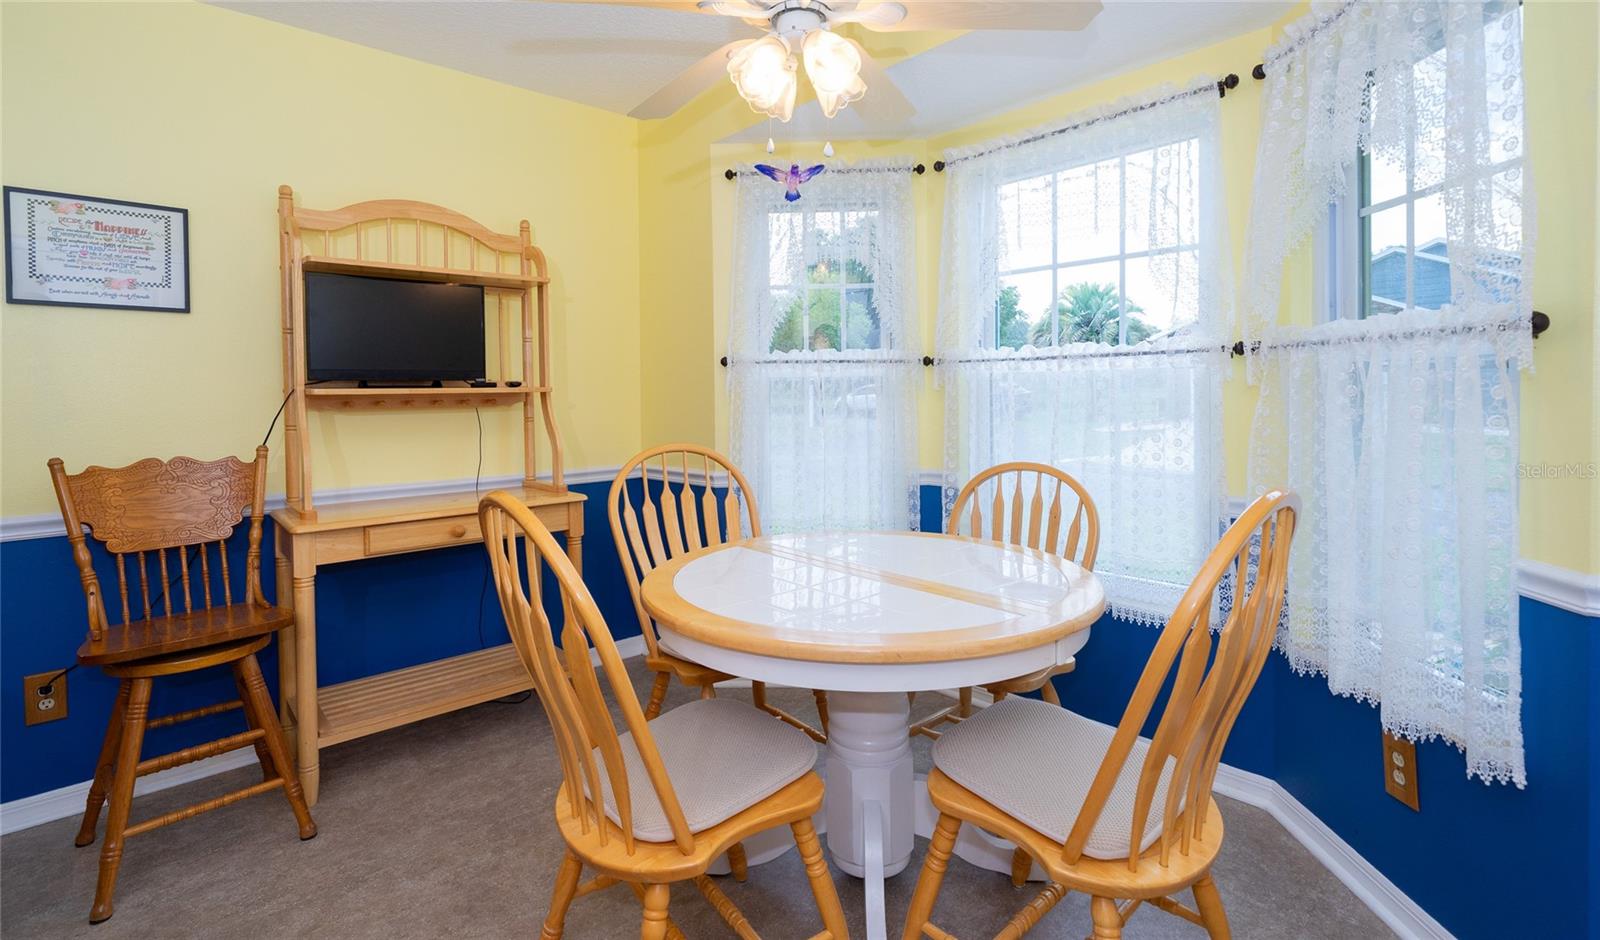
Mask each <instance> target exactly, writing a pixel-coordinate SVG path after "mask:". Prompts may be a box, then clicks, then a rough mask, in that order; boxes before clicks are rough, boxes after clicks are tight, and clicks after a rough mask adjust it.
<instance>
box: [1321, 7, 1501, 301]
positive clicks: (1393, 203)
mask: <svg viewBox="0 0 1600 940" xmlns="http://www.w3.org/2000/svg"><path fill="white" fill-rule="evenodd" d="M1487 16H1488V17H1490V19H1489V22H1488V23H1486V25H1485V30H1484V32H1485V36H1484V41H1485V44H1486V46H1487V47H1488V48H1489V49H1497V48H1502V47H1504V46H1505V45H1506V43H1507V42H1508V41H1516V42H1517V43H1519V44H1520V36H1521V29H1522V16H1521V10H1520V8H1513V9H1512V10H1511V11H1510V12H1504V11H1503V10H1501V9H1500V8H1498V7H1491V8H1490V9H1489V11H1488V13H1487ZM1476 65H1478V66H1479V67H1484V66H1486V67H1487V70H1488V74H1487V76H1486V78H1487V82H1486V87H1489V88H1497V87H1501V86H1504V85H1506V84H1507V82H1511V83H1515V82H1517V81H1518V80H1519V79H1520V71H1521V63H1520V60H1511V59H1506V58H1504V57H1501V56H1493V55H1486V56H1485V57H1484V59H1483V61H1482V62H1481V63H1477V64H1476ZM1446 69H1447V65H1446V56H1445V49H1444V39H1443V37H1442V36H1439V37H1437V39H1436V43H1435V46H1434V49H1433V51H1432V52H1431V53H1430V54H1429V55H1428V56H1426V57H1425V58H1423V59H1421V60H1419V61H1418V62H1416V64H1415V65H1413V66H1412V69H1411V75H1410V76H1409V78H1410V81H1409V87H1407V86H1406V85H1404V84H1402V83H1399V82H1391V83H1388V84H1386V85H1372V86H1371V87H1369V89H1368V95H1369V99H1370V102H1371V104H1370V113H1371V119H1370V121H1369V125H1371V126H1370V127H1369V132H1370V134H1371V136H1372V137H1373V138H1375V139H1377V140H1380V141H1382V143H1375V144H1374V145H1373V146H1371V147H1370V148H1368V149H1364V150H1362V151H1361V152H1360V156H1359V158H1358V159H1357V161H1356V164H1355V167H1354V169H1353V170H1352V171H1351V173H1350V177H1349V179H1348V180H1347V181H1346V182H1347V185H1346V191H1347V192H1348V193H1349V194H1350V195H1349V196H1348V197H1346V198H1345V199H1344V200H1343V201H1342V202H1341V203H1338V204H1335V205H1334V206H1333V207H1331V211H1330V216H1329V223H1328V226H1327V229H1326V231H1325V232H1324V233H1323V246H1322V248H1321V250H1320V251H1319V252H1318V257H1317V260H1318V272H1317V279H1318V281H1319V285H1318V292H1319V293H1320V294H1321V296H1322V298H1323V301H1322V303H1323V309H1324V311H1325V312H1326V314H1327V317H1328V318H1329V319H1338V318H1341V317H1343V318H1366V317H1369V316H1376V315H1378V314H1384V313H1398V312H1400V311H1402V310H1407V309H1411V308H1419V309H1426V310H1437V309H1439V308H1441V307H1443V306H1445V305H1447V304H1449V303H1451V301H1452V296H1451V294H1452V286H1451V262H1450V254H1451V253H1450V241H1449V236H1448V233H1447V231H1446V219H1445V202H1446V191H1447V190H1448V189H1449V188H1451V187H1452V186H1460V185H1461V184H1462V183H1463V182H1464V181H1463V180H1462V179H1461V178H1451V177H1450V175H1449V173H1448V172H1447V170H1446V167H1447V159H1446V153H1445V146H1446V131H1445V127H1444V112H1445V85H1446V81H1447V75H1446ZM1488 118H1489V121H1488V125H1489V126H1488V128H1487V137H1486V142H1485V146H1486V147H1487V149H1488V151H1489V152H1488V153H1487V154H1486V155H1484V156H1485V157H1486V159H1483V160H1482V161H1481V162H1480V161H1479V160H1478V159H1476V157H1475V158H1474V159H1471V160H1459V159H1458V161H1457V162H1463V163H1469V164H1470V165H1471V166H1472V169H1471V170H1470V171H1469V172H1470V173H1471V174H1473V175H1474V176H1477V175H1478V174H1482V173H1485V172H1487V174H1488V176H1489V180H1488V183H1489V185H1488V192H1489V193H1490V198H1489V203H1490V210H1489V211H1491V212H1492V213H1494V215H1495V221H1496V224H1497V226H1498V227H1499V229H1500V231H1501V233H1502V234H1501V239H1502V244H1501V245H1500V248H1501V254H1500V256H1499V257H1495V256H1494V254H1493V253H1490V254H1489V255H1488V256H1487V257H1482V256H1480V257H1479V259H1478V261H1477V263H1478V264H1479V265H1480V270H1481V272H1482V273H1481V275H1480V276H1479V277H1478V280H1480V281H1481V282H1483V283H1485V284H1488V283H1489V282H1491V281H1492V282H1495V283H1496V284H1497V285H1499V286H1496V287H1494V288H1492V290H1493V291H1495V292H1500V293H1506V292H1514V291H1515V287H1513V286H1510V285H1507V284H1505V283H1504V282H1505V281H1506V280H1507V279H1511V280H1513V281H1514V279H1515V278H1516V277H1517V273H1518V271H1519V270H1520V267H1521V245H1522V229H1521V214H1522V208H1521V191H1522V181H1521V174H1522V165H1523V149H1522V144H1523V141H1522V136H1521V131H1520V128H1521V116H1520V114H1519V113H1517V112H1515V111H1506V110H1495V109H1492V108H1491V109H1488ZM1379 124H1383V125H1384V126H1383V127H1379V126H1377V125H1379ZM1467 182H1469V183H1470V182H1471V181H1467Z"/></svg>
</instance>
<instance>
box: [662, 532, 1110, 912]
mask: <svg viewBox="0 0 1600 940" xmlns="http://www.w3.org/2000/svg"><path fill="white" fill-rule="evenodd" d="M640 593H641V600H642V602H643V604H644V607H645V609H646V610H647V611H648V612H649V614H650V616H651V617H653V618H654V619H655V622H656V625H657V628H658V631H659V637H660V642H661V644H662V646H664V647H665V648H666V649H667V650H668V651H670V652H672V653H674V654H675V655H678V656H681V657H683V658H685V659H689V660H692V661H694V662H697V663H700V664H702V665H705V666H709V667H711V668H713V669H717V670H720V671H722V672H726V673H729V674H730V675H736V676H741V677H745V678H748V679H752V680H758V681H762V682H766V683H769V684H772V685H785V686H792V687H796V688H806V689H822V690H825V691H827V693H828V713H829V718H828V743H827V746H826V747H827V750H826V760H825V763H824V767H823V776H824V779H825V780H826V782H827V795H826V797H825V798H824V805H823V819H822V826H820V827H819V828H822V829H824V831H825V832H826V834H827V841H828V849H829V851H830V853H831V854H832V856H833V861H834V863H835V864H836V865H838V866H839V867H840V868H841V869H843V870H844V871H845V872H847V873H849V874H851V875H854V876H856V877H860V878H863V879H865V881H866V884H865V889H866V890H865V895H866V902H867V911H866V914H867V933H868V937H869V940H872V938H878V937H884V936H886V925H885V923H884V909H883V880H884V879H885V878H886V877H888V876H890V875H893V874H896V873H897V872H900V871H902V870H904V869H905V867H906V866H907V865H908V864H909V863H910V861H911V853H912V849H913V847H914V844H915V839H914V837H915V836H916V835H922V836H928V835H930V834H931V832H932V826H933V822H934V815H933V812H932V805H931V804H930V803H928V799H927V793H926V786H925V784H923V783H922V782H921V781H920V780H918V778H917V777H916V776H915V775H914V773H913V769H912V759H911V741H910V734H911V723H910V700H909V696H907V694H906V693H908V692H922V691H928V690H945V689H957V688H961V687H964V686H981V685H983V684H985V683H989V682H997V681H1000V680H1004V679H1010V678H1014V677H1016V676H1022V675H1027V674H1029V673H1033V672H1037V671H1039V670H1041V669H1045V668H1049V667H1052V666H1057V665H1063V664H1066V663H1070V662H1072V660H1073V656H1074V654H1075V653H1077V651H1078V650H1079V649H1081V648H1082V647H1083V645H1084V644H1085V643H1086V642H1087V641H1088V639H1089V628H1090V625H1091V624H1093V623H1094V622H1095V620H1097V619H1098V618H1099V617H1100V614H1101V613H1102V612H1103V611H1104V610H1105V606H1106V600H1105V591H1104V590H1103V588H1102V586H1101V584H1100V581H1099V580H1098V579H1097V578H1096V577H1095V576H1094V573H1093V572H1091V571H1087V570H1085V569H1084V568H1082V567H1081V566H1079V565H1077V564H1075V563H1074V562H1071V561H1068V560H1066V559H1063V558H1060V557H1059V556H1056V555H1053V554H1050V553H1047V552H1042V551H1039V550H1036V549H1031V548H1025V547H1022V546H1018V545H1009V544H1003V543H1000V542H991V541H985V540H982V539H975V538H967V537H963V536H953V535H939V534H933V533H923V532H823V533H811V534H804V535H780V536H763V537H757V538H751V539H743V540H737V541H732V542H727V543H724V544H721V545H717V546H713V547H709V548H703V549H700V550H698V551H695V552H690V553H687V554H684V555H680V556H678V557H676V558H674V559H672V560H671V561H669V562H667V563H666V564H663V565H661V566H660V567H658V568H656V569H655V570H654V571H652V572H650V574H649V575H648V576H647V577H646V578H645V579H644V583H643V585H642V587H641V592H640ZM924 804H926V805H924ZM969 831H970V833H971V834H970V835H968V832H969ZM761 848H762V847H760V846H750V845H747V851H748V852H749V855H750V862H751V863H752V864H756V863H759V862H760V861H761V860H763V855H765V857H767V858H770V857H771V856H772V855H775V854H778V853H779V852H781V851H782V843H781V842H778V841H777V840H776V839H774V841H773V846H772V847H771V848H770V849H769V850H768V851H767V852H765V853H763V852H762V851H761ZM956 852H957V854H959V855H961V856H962V857H963V858H965V859H966V860H967V861H969V862H972V863H974V864H978V865H981V866H983V867H986V868H991V869H994V870H996V871H1003V872H1009V871H1010V870H1011V852H1010V846H1009V845H1008V844H1006V843H1003V842H1001V841H1000V840H998V839H996V838H994V837H992V836H988V835H987V834H986V833H982V832H981V831H979V830H977V829H976V828H975V827H971V826H968V827H963V841H962V842H961V843H958V844H957V846H956Z"/></svg>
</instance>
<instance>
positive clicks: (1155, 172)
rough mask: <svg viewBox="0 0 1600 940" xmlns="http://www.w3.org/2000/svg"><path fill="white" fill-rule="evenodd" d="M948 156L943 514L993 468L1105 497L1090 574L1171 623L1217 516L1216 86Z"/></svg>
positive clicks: (1222, 362)
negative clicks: (1012, 468)
mask: <svg viewBox="0 0 1600 940" xmlns="http://www.w3.org/2000/svg"><path fill="white" fill-rule="evenodd" d="M1125 104H1126V107H1125V108H1123V109H1122V110H1118V111H1116V112H1115V113H1109V112H1107V111H1104V110H1102V111H1098V112H1095V113H1092V114H1083V115H1075V116H1073V117H1071V118H1069V119H1067V120H1066V121H1064V122H1063V124H1062V125H1061V126H1057V127H1043V128H1038V129H1035V130H1033V131H1029V132H1025V133H1024V134H1022V135H1019V137H1016V138H1012V139H1007V140H998V141H990V142H987V143H984V144H980V145H976V146H974V147H972V148H969V149H966V150H962V151H953V152H950V153H947V154H946V167H947V170H946V190H945V205H944V213H945V214H944V224H943V236H944V237H943V251H942V255H941V261H940V287H941V289H940V293H939V341H938V345H937V347H936V350H937V354H938V357H939V360H940V366H939V377H940V385H941V389H942V391H943V394H944V413H945V422H946V432H945V434H946V436H945V507H944V508H945V513H946V515H948V513H949V511H950V508H951V503H952V502H953V501H954V498H955V495H956V492H957V490H958V489H959V488H960V487H961V486H962V485H963V484H965V483H966V482H967V481H968V480H969V479H971V478H972V477H973V476H974V475H975V474H977V473H978V472H980V471H982V470H984V469H985V468H988V467H991V466H993V465H995V464H998V463H1003V462H1006V461H1012V460H1032V461H1038V462H1040V463H1047V464H1050V465H1051V466H1054V467H1057V468H1059V469H1061V470H1064V471H1066V472H1067V473H1069V474H1071V475H1072V476H1073V477H1075V478H1077V480H1078V481H1079V482H1080V483H1082V484H1083V485H1084V486H1085V487H1086V488H1087V489H1088V491H1089V493H1090V494H1092V497H1093V499H1094V502H1095V505H1096V507H1097V508H1098V510H1099V515H1100V522H1101V531H1102V532H1103V533H1104V540H1103V542H1102V543H1101V545H1100V553H1099V556H1098V558H1097V559H1096V561H1095V574H1096V576H1097V577H1098V578H1099V579H1100V581H1101V583H1102V584H1103V585H1104V586H1105V591H1106V597H1107V598H1108V600H1109V602H1110V605H1111V609H1112V610H1113V611H1114V612H1115V614H1116V615H1117V616H1118V617H1121V618H1123V619H1125V620H1131V621H1135V622H1140V623H1150V624H1160V623H1163V622H1165V620H1166V618H1167V617H1168V616H1169V615H1170V614H1171V613H1172V610H1173V607H1174V605H1176V604H1177V602H1178V599H1179V598H1180V597H1181V596H1182V594H1183V592H1184V590H1185V589H1186V588H1187V587H1188V583H1189V580H1190V579H1191V578H1192V577H1193V576H1194V572H1195V570H1196V569H1197V568H1198V567H1199V566H1200V564H1201V563H1202V562H1203V561H1204V559H1205V557H1206V553H1207V552H1209V551H1210V549H1211V546H1212V545H1214V544H1215V542H1216V539H1217V533H1218V531H1219V530H1218V523H1219V521H1220V519H1221V516H1222V505H1223V502H1224V499H1223V492H1222V490H1223V472H1222V453H1221V447H1222V445H1221V442H1222V438H1223V433H1222V426H1221V425H1222V377H1223V375H1224V373H1225V371H1226V369H1227V363H1228V358H1227V354H1226V353H1225V352H1223V348H1224V347H1223V337H1224V335H1225V332H1224V331H1225V330H1226V329H1227V325H1226V319H1227V318H1226V307H1227V298H1226V296H1225V293H1226V292H1225V290H1224V286H1225V284H1226V282H1227V272H1226V270H1225V268H1226V259H1227V256H1228V252H1227V250H1226V248H1225V247H1224V246H1226V244H1227V241H1226V224H1225V219H1224V217H1223V216H1222V213H1221V209H1222V200H1221V199H1220V198H1219V194H1220V193H1221V181H1220V174H1219V173H1218V172H1217V171H1218V169H1219V167H1218V161H1217V158H1216V155H1217V153H1218V127H1219V114H1220V104H1219V99H1218V97H1217V93H1216V85H1215V83H1211V82H1207V83H1205V84H1204V85H1196V86H1194V87H1191V88H1189V89H1187V90H1184V91H1180V92H1177V93H1173V92H1171V91H1170V90H1166V89H1163V90H1162V91H1161V92H1158V93H1155V94H1154V95H1152V97H1150V98H1149V99H1147V100H1144V101H1141V102H1136V103H1125Z"/></svg>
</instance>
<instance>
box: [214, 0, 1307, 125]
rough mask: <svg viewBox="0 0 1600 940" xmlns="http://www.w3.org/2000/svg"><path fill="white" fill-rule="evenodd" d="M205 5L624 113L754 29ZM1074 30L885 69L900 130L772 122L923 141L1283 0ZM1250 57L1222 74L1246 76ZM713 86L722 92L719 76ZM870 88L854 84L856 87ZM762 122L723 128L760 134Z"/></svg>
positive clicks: (367, 2)
mask: <svg viewBox="0 0 1600 940" xmlns="http://www.w3.org/2000/svg"><path fill="white" fill-rule="evenodd" d="M214 2H215V3H216V5H217V6H223V7H227V8H228V9H232V10H238V11H240V12H243V13H248V14H252V15H255V16H260V17H264V18H266V19H270V20H275V21H277V22H280V23H285V24H288V25H290V26H297V27H300V28H302V29H307V30H311V31H313V32H317V33H322V34H325V35H328V36H333V37H336V38H339V39H344V40H348V41H350V42H355V43H359V44H361V45H364V46H370V47H372V48H375V49H382V50H384V51H386V52H393V53H396V54H398V55H403V56H407V57H409V58H413V59H420V60H422V61H424V62H431V63H434V64H436V65H442V66H445V67H447V68H452V69H457V70H459V71H462V72H467V73H470V74H473V75H480V76H483V77H484V78H490V79H494V80H495V81H500V82H505V83H507V84H510V85H516V86H518V87H521V88H527V89H529V90H532V91H537V92H542V93H544V94H548V95H554V96H555V97H558V98H566V99H569V100H571V101H577V102H581V103H583V104H588V105H593V106H595V107H599V108H604V109H606V110H608V111H615V112H617V113H620V114H626V113H627V112H628V111H630V110H632V109H633V108H634V107H635V106H636V105H638V104H639V103H640V102H642V101H643V100H644V99H646V98H648V97H649V96H650V95H651V94H653V93H654V92H655V91H656V90H658V89H659V88H660V87H661V86H663V85H665V84H666V83H667V82H668V81H670V80H671V79H672V78H673V77H674V76H676V75H677V74H678V73H679V72H681V71H682V70H684V69H686V68H688V67H689V66H690V65H692V64H694V63H695V62H696V61H697V60H699V59H700V58H702V57H703V56H705V55H706V54H707V53H709V52H710V51H712V50H713V49H715V48H717V47H718V46H720V45H722V44H723V43H726V42H730V41H732V40H734V39H742V38H746V37H748V36H753V35H755V31H754V29H753V28H752V27H749V26H746V25H745V24H744V23H742V22H741V21H739V20H737V19H734V18H732V17H722V16H709V15H703V14H695V13H677V12H671V11H666V10H652V9H643V8H639V7H628V6H616V5H610V4H598V3H597V4H580V3H546V2H538V0H426V2H413V0H377V2H374V0H335V2H328V0H312V2H284V0H214ZM1103 2H1104V3H1105V9H1104V10H1102V11H1101V13H1100V15H1099V16H1097V17H1096V18H1095V20H1094V21H1093V22H1092V23H1090V25H1089V28H1088V29H1085V30H1083V31H1081V32H1076V33H1071V32H1049V33H1035V32H1016V31H990V32H973V33H967V34H965V35H963V36H959V37H957V38H956V39H953V40H951V41H950V42H947V43H944V44H942V45H938V46H935V47H934V48H932V49H930V50H928V51H927V52H924V53H922V54H921V55H917V56H913V57H911V58H909V59H905V60H902V61H900V62H898V63H896V64H894V65H892V66H890V67H889V73H890V75H891V77H893V78H894V80H895V83H896V84H897V85H899V86H900V88H901V90H902V91H904V92H905V94H906V97H907V98H909V99H910V100H911V103H912V104H913V105H914V106H915V107H916V115H915V116H914V117H913V118H912V119H911V120H910V121H909V122H908V123H906V124H905V125H903V126H900V127H886V126H883V125H881V124H875V125H869V124H868V123H867V122H865V121H863V120H862V118H861V117H860V115H858V114H857V113H855V112H854V111H852V110H850V109H846V110H845V111H844V112H842V113H841V114H840V115H839V116H838V117H837V118H835V119H834V120H832V121H827V120H825V119H824V118H823V117H822V113H821V110H820V109H819V108H818V107H817V104H816V102H815V101H812V102H809V103H807V104H803V105H801V106H800V107H799V108H797V109H796V112H795V117H794V120H793V121H792V122H791V123H790V125H789V126H788V127H787V128H784V129H783V136H785V137H790V138H793V139H802V140H803V139H818V138H823V137H828V138H832V139H835V140H847V139H863V138H876V139H885V138H894V137H925V136H929V135H933V134H937V133H941V132H944V131H948V130H952V129H954V128H957V127H961V126H963V125H966V124H970V123H972V122H974V121H976V120H979V119H981V118H983V117H985V116H987V115H989V114H991V113H993V112H994V111H995V110H996V109H997V108H996V106H997V103H998V104H1000V105H1003V106H1004V107H1007V108H1009V107H1014V106H1016V105H1018V104H1022V103H1024V102H1027V101H1031V100H1036V99H1038V98H1042V97H1046V96H1048V95H1050V94H1054V93H1056V92H1060V91H1063V90H1066V89H1068V88H1072V87H1074V86H1076V85H1081V84H1084V83H1086V82H1089V81H1093V80H1095V79H1098V78H1101V77H1104V76H1106V75H1109V74H1114V73H1116V72H1122V71H1127V70H1129V69H1133V68H1137V67H1139V66H1141V65H1146V64H1149V63H1151V62H1155V61H1159V60H1160V59H1163V58H1167V57H1170V56H1173V55H1176V54H1179V53H1181V52H1185V51H1188V50H1191V49H1198V48H1200V47H1202V46H1206V45H1210V44H1211V43H1214V42H1218V41H1220V40H1223V39H1227V38H1229V37H1231V36H1236V35H1238V34H1240V33H1243V32H1247V31H1249V30H1252V29H1259V28H1261V27H1263V26H1266V25H1269V24H1271V23H1273V22H1275V21H1276V20H1278V19H1280V18H1281V17H1282V16H1283V15H1284V14H1285V13H1287V12H1288V11H1289V10H1290V9H1292V7H1293V6H1294V4H1293V2H1292V0H1242V2H1231V0H1184V2H1175V0H1103ZM1252 64H1253V63H1250V62H1238V63H1235V64H1234V65H1233V70H1234V71H1236V72H1238V73H1239V74H1240V75H1241V76H1244V77H1246V78H1248V70H1249V67H1250V66H1251V65H1252ZM713 93H715V94H726V95H730V96H731V95H733V94H734V91H733V88H732V86H731V85H723V86H721V89H720V90H719V91H716V92H713ZM870 94H871V91H870V90H869V91H868V95H870ZM766 135H767V129H766V121H765V120H764V119H758V117H757V115H755V114H754V113H752V114H751V127H750V128H749V129H748V130H747V131H745V132H742V133H740V134H736V135H734V136H733V137H731V138H729V139H732V140H760V139H765V137H766Z"/></svg>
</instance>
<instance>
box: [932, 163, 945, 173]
mask: <svg viewBox="0 0 1600 940" xmlns="http://www.w3.org/2000/svg"><path fill="white" fill-rule="evenodd" d="M933 172H935V173H943V172H944V161H943V160H935V161H933Z"/></svg>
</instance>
